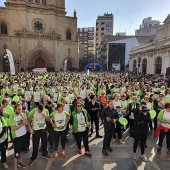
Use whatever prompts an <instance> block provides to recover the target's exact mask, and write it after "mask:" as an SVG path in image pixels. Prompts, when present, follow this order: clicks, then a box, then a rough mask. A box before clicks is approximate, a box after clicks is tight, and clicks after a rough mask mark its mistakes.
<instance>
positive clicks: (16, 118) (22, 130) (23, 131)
mask: <svg viewBox="0 0 170 170" xmlns="http://www.w3.org/2000/svg"><path fill="white" fill-rule="evenodd" d="M14 122H15V126H18V125H20V124H21V123H22V117H21V116H20V115H14ZM26 132H27V129H26V126H25V125H23V126H21V127H20V128H19V129H17V130H16V131H15V134H16V137H20V136H24V135H25V134H26Z"/></svg>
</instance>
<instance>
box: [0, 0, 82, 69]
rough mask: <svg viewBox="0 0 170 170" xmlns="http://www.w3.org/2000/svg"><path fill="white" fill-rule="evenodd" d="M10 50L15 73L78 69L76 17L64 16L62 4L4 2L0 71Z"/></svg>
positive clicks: (0, 25) (53, 0) (52, 0)
mask: <svg viewBox="0 0 170 170" xmlns="http://www.w3.org/2000/svg"><path fill="white" fill-rule="evenodd" d="M6 49H8V50H10V51H11V53H12V55H13V58H14V63H15V68H16V71H21V70H23V71H27V70H28V71H31V70H32V69H34V68H47V70H48V71H60V70H63V68H64V63H66V62H65V61H66V60H67V70H69V69H70V68H71V67H76V68H78V63H79V59H78V39H77V16H76V11H74V13H73V16H72V17H70V16H66V11H65V0H7V1H6V2H5V7H0V71H4V72H5V71H9V63H8V60H7V59H6V58H4V55H5V51H6Z"/></svg>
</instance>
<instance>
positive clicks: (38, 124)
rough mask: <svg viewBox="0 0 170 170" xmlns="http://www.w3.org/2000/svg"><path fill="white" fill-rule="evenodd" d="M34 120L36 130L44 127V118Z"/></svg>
mask: <svg viewBox="0 0 170 170" xmlns="http://www.w3.org/2000/svg"><path fill="white" fill-rule="evenodd" d="M36 122H37V130H39V129H45V120H44V119H38V120H37V121H36Z"/></svg>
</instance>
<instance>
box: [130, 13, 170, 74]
mask: <svg viewBox="0 0 170 170" xmlns="http://www.w3.org/2000/svg"><path fill="white" fill-rule="evenodd" d="M138 63H140V64H138ZM129 66H130V71H138V72H139V73H143V74H146V73H147V74H167V73H169V72H170V15H168V17H167V18H166V19H165V21H164V26H163V28H161V29H159V30H158V31H157V32H156V36H155V38H154V40H152V41H150V42H149V43H145V44H141V45H139V46H138V47H136V48H132V49H131V51H130V62H129Z"/></svg>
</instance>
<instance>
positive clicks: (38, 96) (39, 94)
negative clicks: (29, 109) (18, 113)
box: [34, 91, 41, 102]
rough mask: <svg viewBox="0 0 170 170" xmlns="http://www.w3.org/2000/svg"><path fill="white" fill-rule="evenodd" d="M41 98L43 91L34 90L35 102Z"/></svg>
mask: <svg viewBox="0 0 170 170" xmlns="http://www.w3.org/2000/svg"><path fill="white" fill-rule="evenodd" d="M40 99H41V93H40V92H39V91H38V92H34V102H39V101H40Z"/></svg>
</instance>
